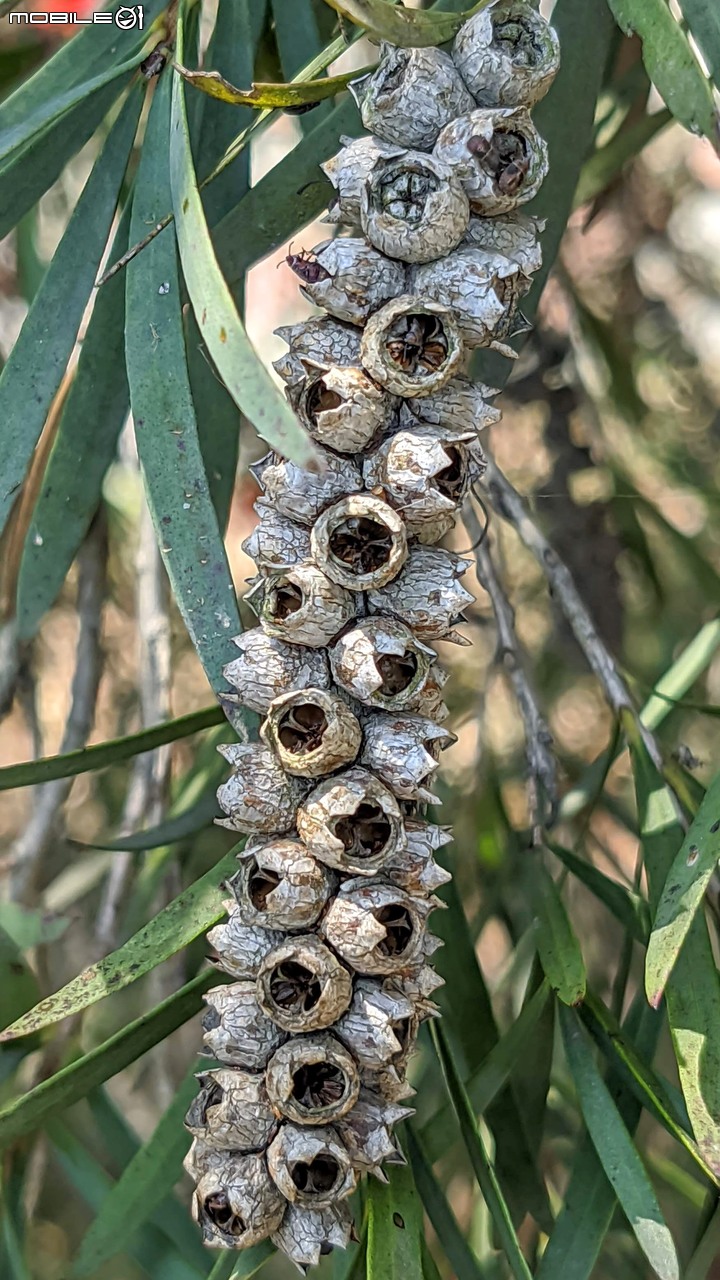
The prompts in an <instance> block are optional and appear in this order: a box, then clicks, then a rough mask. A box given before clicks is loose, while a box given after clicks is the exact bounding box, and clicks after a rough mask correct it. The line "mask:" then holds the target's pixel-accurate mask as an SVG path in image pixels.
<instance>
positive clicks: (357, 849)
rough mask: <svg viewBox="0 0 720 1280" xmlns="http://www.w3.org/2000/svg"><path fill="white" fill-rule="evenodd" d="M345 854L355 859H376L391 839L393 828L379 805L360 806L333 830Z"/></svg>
mask: <svg viewBox="0 0 720 1280" xmlns="http://www.w3.org/2000/svg"><path fill="white" fill-rule="evenodd" d="M333 831H334V834H335V835H336V836H337V838H338V840H342V842H343V846H344V848H345V852H346V853H348V854H351V855H352V856H353V857H355V858H374V857H376V855H377V854H379V853H381V852H382V850H383V849H384V848H385V846H386V844H387V842H388V840H389V839H390V833H391V827H390V823H389V821H388V819H387V818H386V816H385V814H384V813H383V811H382V809H381V808H380V806H379V805H377V804H365V803H363V804H359V805H358V807H357V809H356V810H355V812H354V813H353V814H351V815H350V816H349V817H347V818H339V819H338V821H337V822H336V823H335V826H334V828H333Z"/></svg>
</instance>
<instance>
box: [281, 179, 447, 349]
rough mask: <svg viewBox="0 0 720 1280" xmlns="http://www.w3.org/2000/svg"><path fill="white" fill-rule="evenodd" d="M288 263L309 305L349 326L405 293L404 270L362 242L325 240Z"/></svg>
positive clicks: (341, 239) (295, 255) (289, 259)
mask: <svg viewBox="0 0 720 1280" xmlns="http://www.w3.org/2000/svg"><path fill="white" fill-rule="evenodd" d="M461 190H462V188H461ZM464 194H465V193H464V192H463V195H464ZM466 199H467V197H466ZM468 216H469V209H468ZM465 225H466V226H467V220H466V222H465ZM458 238H459V237H458ZM396 256H398V255H396ZM287 262H288V265H289V266H290V268H291V269H292V270H293V271H294V272H295V275H296V276H299V278H300V279H301V280H302V281H303V284H302V285H301V288H300V292H301V293H302V295H303V297H305V298H307V300H308V302H312V303H314V305H315V306H316V307H323V308H324V310H325V311H328V312H329V313H330V315H331V316H335V318H336V319H337V320H347V321H348V322H349V323H350V324H364V323H365V321H366V320H367V318H368V316H369V315H370V314H371V312H373V311H377V309H378V307H381V306H382V304H383V303H384V302H389V300H390V298H394V297H395V296H396V294H398V293H403V292H404V289H405V268H404V266H401V265H400V263H399V262H395V261H393V259H392V257H389V258H386V257H385V255H384V254H383V253H379V252H378V250H377V249H376V248H371V246H370V245H369V244H368V243H367V241H365V240H353V239H344V238H341V237H339V238H338V239H337V240H324V241H323V243H322V244H319V245H316V246H315V248H314V249H313V250H311V252H310V254H293V253H290V254H288V257H287Z"/></svg>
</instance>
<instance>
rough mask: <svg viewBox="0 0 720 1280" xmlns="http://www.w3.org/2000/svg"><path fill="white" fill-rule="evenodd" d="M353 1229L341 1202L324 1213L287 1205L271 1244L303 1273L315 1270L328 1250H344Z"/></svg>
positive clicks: (351, 1220) (348, 1214)
mask: <svg viewBox="0 0 720 1280" xmlns="http://www.w3.org/2000/svg"><path fill="white" fill-rule="evenodd" d="M352 1229H353V1219H352V1214H351V1213H350V1210H349V1208H348V1206H347V1202H346V1201H345V1200H340V1201H338V1203H337V1204H332V1205H330V1207H329V1208H328V1209H308V1208H306V1206H305V1205H299V1204H289V1205H288V1207H287V1209H286V1210H285V1217H284V1218H283V1220H282V1223H281V1225H280V1227H279V1228H278V1230H277V1231H276V1232H275V1233H274V1234H273V1236H272V1237H271V1238H272V1242H273V1244H274V1245H275V1246H276V1247H277V1248H278V1249H280V1250H281V1251H282V1252H283V1253H284V1254H286V1256H287V1257H288V1258H289V1259H290V1261H291V1262H294V1263H295V1265H296V1266H297V1267H298V1268H299V1270H300V1271H302V1272H303V1273H304V1272H305V1271H306V1270H307V1268H308V1267H316V1266H317V1264H318V1263H319V1261H320V1258H321V1255H322V1254H325V1253H330V1251H331V1250H332V1249H346V1248H347V1246H348V1244H349V1243H350V1238H351V1235H352Z"/></svg>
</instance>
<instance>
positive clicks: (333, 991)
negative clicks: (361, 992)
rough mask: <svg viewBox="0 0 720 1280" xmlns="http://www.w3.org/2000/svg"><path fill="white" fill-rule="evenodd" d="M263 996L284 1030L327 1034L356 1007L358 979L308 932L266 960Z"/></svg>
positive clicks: (260, 989)
mask: <svg viewBox="0 0 720 1280" xmlns="http://www.w3.org/2000/svg"><path fill="white" fill-rule="evenodd" d="M257 997H258V1003H259V1004H260V1007H261V1009H262V1010H263V1012H264V1013H265V1014H267V1016H268V1017H269V1018H271V1019H272V1020H273V1022H275V1023H277V1025H278V1026H279V1027H282V1028H283V1030H284V1031H292V1032H295V1033H297V1032H301V1031H322V1030H324V1028H325V1027H329V1026H330V1025H331V1024H332V1023H333V1022H336V1021H337V1019H338V1018H339V1017H340V1016H341V1014H343V1013H344V1012H345V1010H346V1009H347V1007H348V1005H349V1004H350V1000H351V998H352V979H351V977H350V974H349V973H348V971H347V969H346V968H345V967H344V966H343V965H341V964H340V962H339V960H338V959H337V958H336V956H334V955H333V953H332V951H330V950H329V949H328V948H327V947H326V946H324V945H323V943H322V942H321V941H320V939H319V938H318V937H316V935H315V934H314V933H308V934H303V935H302V936H300V937H295V938H288V939H286V941H285V942H282V943H281V944H280V946H278V947H275V948H274V949H273V950H272V951H270V952H269V953H268V955H266V957H265V959H264V961H263V963H262V966H261V968H260V975H259V977H258V980H257Z"/></svg>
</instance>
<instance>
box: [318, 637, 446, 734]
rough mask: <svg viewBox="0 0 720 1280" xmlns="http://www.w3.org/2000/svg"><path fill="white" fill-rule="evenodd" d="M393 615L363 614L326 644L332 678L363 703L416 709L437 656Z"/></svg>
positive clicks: (400, 708) (383, 706)
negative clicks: (349, 628) (367, 615)
mask: <svg viewBox="0 0 720 1280" xmlns="http://www.w3.org/2000/svg"><path fill="white" fill-rule="evenodd" d="M436 656H437V655H436V653H435V650H434V649H430V648H428V646H427V645H424V644H422V643H421V642H420V641H419V640H417V639H416V638H415V636H414V635H413V633H412V631H411V630H410V628H409V627H406V626H405V624H404V623H402V622H399V621H398V620H397V619H396V618H390V617H388V618H361V619H359V620H358V622H357V623H356V625H355V626H354V627H353V629H352V630H351V631H346V632H344V634H343V635H342V636H340V639H339V640H336V642H335V644H334V645H333V647H332V649H331V650H330V666H331V668H332V673H333V678H334V679H335V681H336V683H337V684H339V685H340V687H341V688H342V689H345V690H346V692H347V693H350V694H352V696H353V697H354V698H357V699H358V700H359V701H360V702H363V703H365V704H366V705H367V706H371V707H379V708H381V709H382V710H386V711H402V710H409V711H412V710H415V709H416V705H415V704H416V702H417V700H418V699H421V698H422V693H423V690H424V688H425V686H426V685H427V683H428V680H429V676H430V669H431V667H432V664H433V662H434V661H435V658H436Z"/></svg>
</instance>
